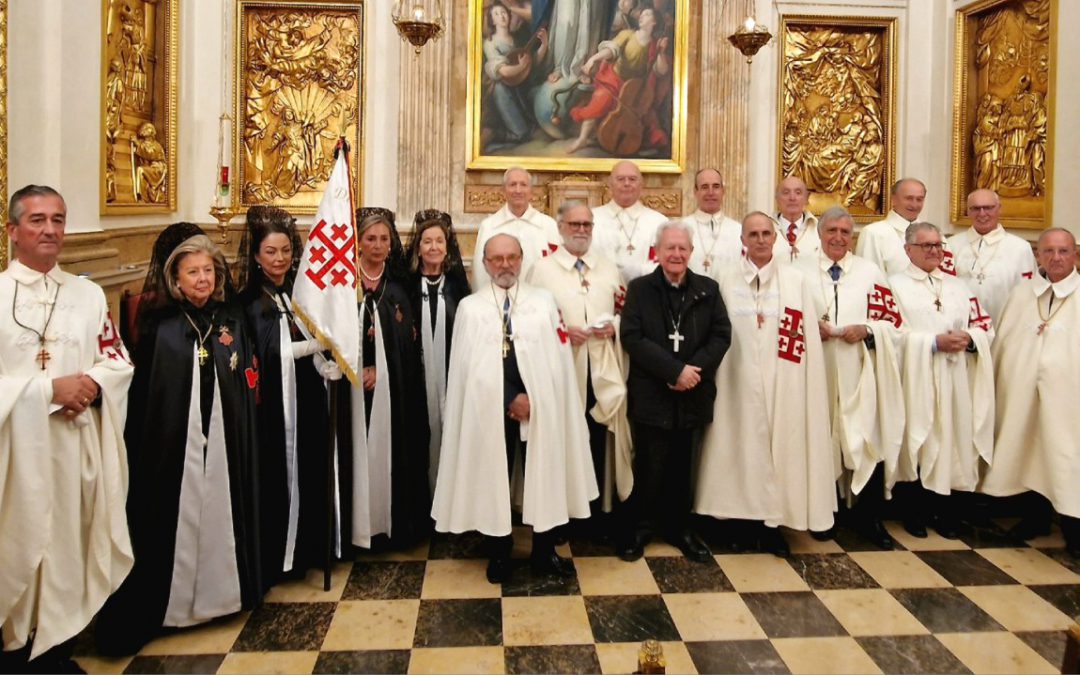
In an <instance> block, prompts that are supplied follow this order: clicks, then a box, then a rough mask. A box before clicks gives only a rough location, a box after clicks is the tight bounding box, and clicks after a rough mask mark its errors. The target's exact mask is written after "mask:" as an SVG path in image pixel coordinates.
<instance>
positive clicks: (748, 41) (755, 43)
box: [728, 16, 772, 63]
mask: <svg viewBox="0 0 1080 675" xmlns="http://www.w3.org/2000/svg"><path fill="white" fill-rule="evenodd" d="M771 39H772V33H770V32H769V29H768V28H767V27H766V26H764V25H762V24H760V23H758V22H756V21H754V17H752V16H748V17H746V21H744V22H743V23H742V25H741V26H739V29H738V30H737V31H735V32H734V33H733V34H732V35H729V36H728V42H730V43H731V44H733V45H735V48H736V49H738V50H739V51H740V52H742V55H743V56H745V57H746V62H747V63H751V62H752V61H753V60H754V54H757V53H758V50H760V49H761V48H762V47H764V46H765V45H767V44H769V40H771Z"/></svg>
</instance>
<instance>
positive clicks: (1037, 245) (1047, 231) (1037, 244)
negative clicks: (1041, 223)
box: [1035, 227, 1076, 249]
mask: <svg viewBox="0 0 1080 675" xmlns="http://www.w3.org/2000/svg"><path fill="white" fill-rule="evenodd" d="M1052 232H1062V233H1064V234H1067V235H1069V239H1070V240H1071V241H1072V244H1073V246H1074V247H1075V246H1076V235H1075V234H1073V233H1072V232H1070V231H1069V230H1066V229H1065V228H1064V227H1048V228H1046V229H1045V230H1043V231H1042V233H1041V234H1039V240H1038V241H1037V242H1035V248H1036V249H1039V248H1040V247H1042V243H1043V237H1045V236H1046V235H1048V234H1050V233H1052Z"/></svg>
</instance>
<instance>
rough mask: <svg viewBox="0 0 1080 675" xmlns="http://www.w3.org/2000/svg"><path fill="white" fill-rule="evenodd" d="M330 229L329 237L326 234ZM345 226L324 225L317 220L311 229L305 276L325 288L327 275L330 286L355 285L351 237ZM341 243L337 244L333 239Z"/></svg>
mask: <svg viewBox="0 0 1080 675" xmlns="http://www.w3.org/2000/svg"><path fill="white" fill-rule="evenodd" d="M327 230H329V231H330V232H329V236H328V235H327ZM348 233H349V226H348V225H329V226H328V225H327V223H326V221H325V220H320V221H319V222H318V223H317V224H316V225H315V227H314V228H312V230H311V237H310V238H311V239H312V240H314V241H315V242H316V243H313V244H312V245H311V249H310V251H309V257H308V263H309V264H310V265H311V267H309V268H308V269H307V275H308V278H309V279H311V281H312V283H314V284H315V285H316V286H318V287H319V290H325V289H326V276H327V275H329V276H330V285H331V286H355V285H356V264H355V262H354V259H353V247H352V238H351V237H349V234H348ZM339 241H340V242H341V243H340V244H338V243H336V242H339Z"/></svg>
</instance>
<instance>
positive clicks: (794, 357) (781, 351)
mask: <svg viewBox="0 0 1080 675" xmlns="http://www.w3.org/2000/svg"><path fill="white" fill-rule="evenodd" d="M805 353H806V335H805V334H804V333H803V313H802V312H801V311H799V310H797V309H792V308H791V307H785V308H784V314H783V318H782V319H780V329H779V332H778V333H777V352H776V355H777V356H779V357H780V358H782V359H784V360H786V361H791V362H792V363H802V359H803V354H805Z"/></svg>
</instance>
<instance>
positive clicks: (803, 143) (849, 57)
mask: <svg viewBox="0 0 1080 675" xmlns="http://www.w3.org/2000/svg"><path fill="white" fill-rule="evenodd" d="M896 39H897V38H896V19H895V18H871V17H851V16H842V17H837V16H819V15H788V16H784V17H783V18H782V20H781V24H780V37H779V45H780V58H779V59H778V64H779V68H778V80H779V85H778V90H779V92H780V95H779V96H778V97H777V125H776V126H777V132H776V133H777V148H778V149H779V150H778V153H777V160H776V176H777V181H779V180H780V179H782V178H783V177H784V176H786V175H788V174H793V175H797V176H799V177H800V178H802V179H803V180H804V181H806V184H807V186H808V187H809V188H810V209H811V210H812V211H814V212H815V213H821V212H822V211H824V210H825V209H826V208H828V207H829V206H831V205H833V204H836V203H839V204H841V205H842V206H845V207H846V208H848V210H849V211H851V213H852V216H853V217H854V219H855V221H856V222H860V223H864V222H869V221H871V220H876V219H878V218H881V217H884V215H885V214H887V213H888V210H889V187H890V186H891V184H892V182H893V180H894V176H895V172H896V53H897V52H896ZM872 55H873V56H876V59H875V58H867V57H869V56H872ZM830 56H832V57H835V58H828V57H830ZM863 61H865V62H863ZM796 69H798V70H799V71H800V74H803V73H806V71H810V70H812V69H825V70H826V72H824V73H822V72H820V71H819V70H815V71H814V72H809V73H808V74H807V76H806V77H805V78H803V79H797V78H793V77H792V71H795V70H796ZM823 183H825V184H823Z"/></svg>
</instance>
